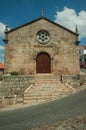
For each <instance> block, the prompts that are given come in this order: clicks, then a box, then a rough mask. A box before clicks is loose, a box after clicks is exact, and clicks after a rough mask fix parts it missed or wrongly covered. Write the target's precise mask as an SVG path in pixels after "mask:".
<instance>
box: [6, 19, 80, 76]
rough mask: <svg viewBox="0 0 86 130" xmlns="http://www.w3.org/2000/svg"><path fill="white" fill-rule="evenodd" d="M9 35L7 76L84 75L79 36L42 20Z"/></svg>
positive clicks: (7, 35) (30, 23) (11, 31)
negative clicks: (17, 74) (12, 73)
mask: <svg viewBox="0 0 86 130" xmlns="http://www.w3.org/2000/svg"><path fill="white" fill-rule="evenodd" d="M5 34H6V35H5V40H4V41H5V73H11V72H18V73H19V74H22V75H29V74H39V73H40V74H42V73H43V74H46V73H49V74H56V75H62V74H63V75H66V74H68V75H72V74H73V75H76V74H79V73H80V67H79V46H78V40H77V39H78V34H77V32H72V31H71V30H69V29H67V28H65V27H63V26H61V25H59V24H57V23H54V22H52V21H51V20H49V19H47V18H45V17H41V18H39V19H36V20H34V21H31V22H29V23H27V24H24V25H22V26H19V27H17V28H14V29H11V30H10V31H6V32H5Z"/></svg>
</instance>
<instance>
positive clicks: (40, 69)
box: [36, 52, 51, 73]
mask: <svg viewBox="0 0 86 130" xmlns="http://www.w3.org/2000/svg"><path fill="white" fill-rule="evenodd" d="M36 72H37V73H51V58H50V56H49V54H48V53H46V52H41V53H39V54H38V55H37V57H36Z"/></svg>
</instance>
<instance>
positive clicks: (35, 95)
mask: <svg viewBox="0 0 86 130" xmlns="http://www.w3.org/2000/svg"><path fill="white" fill-rule="evenodd" d="M34 80H35V81H34V84H33V85H31V86H30V87H29V88H27V89H26V90H25V92H24V103H25V104H30V105H31V104H38V103H42V102H46V101H50V100H54V99H57V98H59V97H62V96H64V95H67V94H69V93H72V92H73V90H72V88H70V87H67V86H65V85H64V84H62V83H61V82H60V76H57V75H52V74H37V75H36V76H35V77H34Z"/></svg>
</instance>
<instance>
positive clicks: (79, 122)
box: [29, 115, 86, 130]
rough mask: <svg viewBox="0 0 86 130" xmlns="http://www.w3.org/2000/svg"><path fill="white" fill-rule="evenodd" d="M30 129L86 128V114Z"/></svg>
mask: <svg viewBox="0 0 86 130" xmlns="http://www.w3.org/2000/svg"><path fill="white" fill-rule="evenodd" d="M29 130H86V115H82V116H78V117H75V118H71V119H68V120H64V121H60V122H55V123H53V124H51V125H46V126H42V127H37V128H33V129H29Z"/></svg>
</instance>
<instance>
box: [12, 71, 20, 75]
mask: <svg viewBox="0 0 86 130" xmlns="http://www.w3.org/2000/svg"><path fill="white" fill-rule="evenodd" d="M10 74H11V75H18V72H16V71H13V72H11V73H10Z"/></svg>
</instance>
